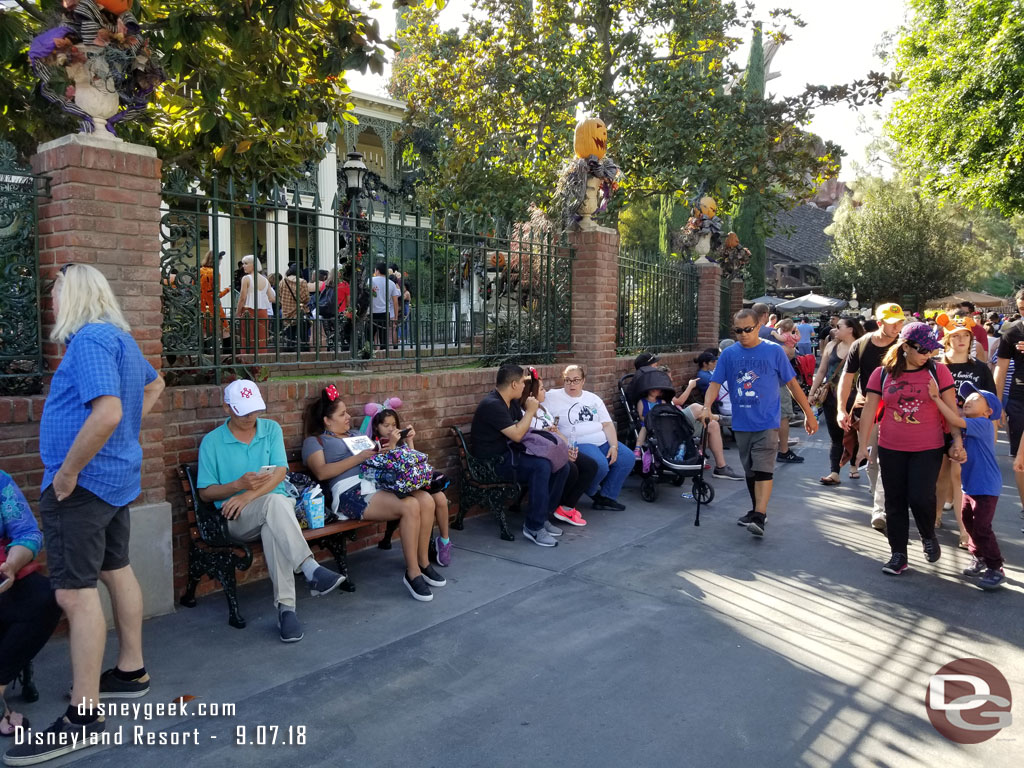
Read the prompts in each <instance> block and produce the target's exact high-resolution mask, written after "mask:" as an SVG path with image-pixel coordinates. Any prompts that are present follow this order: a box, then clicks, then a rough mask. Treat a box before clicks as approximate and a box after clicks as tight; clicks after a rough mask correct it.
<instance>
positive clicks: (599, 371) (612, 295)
mask: <svg viewBox="0 0 1024 768" xmlns="http://www.w3.org/2000/svg"><path fill="white" fill-rule="evenodd" d="M572 245H573V248H574V249H575V251H576V256H575V260H574V261H573V267H572V359H573V360H574V361H575V362H578V363H580V364H582V365H584V366H585V367H586V369H587V389H589V390H591V391H593V392H598V393H601V394H602V395H603V394H604V393H605V392H606V391H610V390H611V389H612V388H613V387H614V384H615V379H616V373H615V326H616V316H615V315H616V312H618V305H619V233H618V232H617V231H616V230H614V229H608V228H605V227H597V228H596V229H592V230H588V231H585V232H584V231H580V232H574V233H573V234H572Z"/></svg>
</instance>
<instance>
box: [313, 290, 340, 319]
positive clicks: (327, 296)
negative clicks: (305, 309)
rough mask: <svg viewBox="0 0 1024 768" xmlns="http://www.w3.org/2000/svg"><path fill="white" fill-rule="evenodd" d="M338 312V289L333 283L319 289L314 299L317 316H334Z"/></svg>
mask: <svg viewBox="0 0 1024 768" xmlns="http://www.w3.org/2000/svg"><path fill="white" fill-rule="evenodd" d="M337 314H338V291H337V289H335V287H334V286H333V285H329V286H326V287H325V288H324V289H323V290H322V291H320V293H319V295H318V296H317V300H316V316H317V317H334V316H335V315H337Z"/></svg>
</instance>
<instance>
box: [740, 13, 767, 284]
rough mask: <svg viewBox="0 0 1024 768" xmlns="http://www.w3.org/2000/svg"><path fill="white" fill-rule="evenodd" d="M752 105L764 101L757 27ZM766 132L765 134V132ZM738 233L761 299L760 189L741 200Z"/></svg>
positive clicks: (747, 81) (750, 71) (749, 89)
mask: <svg viewBox="0 0 1024 768" xmlns="http://www.w3.org/2000/svg"><path fill="white" fill-rule="evenodd" d="M743 89H744V93H745V94H746V97H747V100H748V102H755V101H757V100H763V99H764V47H763V45H762V43H761V25H760V24H756V25H755V26H754V39H753V41H752V42H751V45H750V58H749V59H748V60H747V72H746V76H745V78H744V83H743ZM762 133H763V131H762ZM735 230H736V234H737V236H738V237H739V239H740V242H741V243H742V244H743V245H744V247H746V248H749V249H750V262H749V264H747V274H746V294H747V297H748V298H750V297H753V296H760V295H761V294H763V293H764V291H765V279H764V271H765V259H766V254H765V247H764V230H765V227H764V202H763V200H762V198H761V192H760V190H757V189H753V188H751V187H748V188H747V189H746V190H745V191H744V193H743V197H742V199H741V200H740V206H739V212H738V213H737V214H736V220H735Z"/></svg>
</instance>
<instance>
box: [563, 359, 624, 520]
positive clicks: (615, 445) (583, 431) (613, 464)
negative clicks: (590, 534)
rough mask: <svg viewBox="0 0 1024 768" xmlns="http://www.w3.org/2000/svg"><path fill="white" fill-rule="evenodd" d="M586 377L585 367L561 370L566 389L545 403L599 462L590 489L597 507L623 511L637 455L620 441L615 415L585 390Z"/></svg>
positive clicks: (579, 443)
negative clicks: (625, 486)
mask: <svg viewBox="0 0 1024 768" xmlns="http://www.w3.org/2000/svg"><path fill="white" fill-rule="evenodd" d="M586 378H587V374H586V372H585V371H584V370H583V367H582V366H580V365H575V364H574V365H569V366H566V368H565V370H564V371H562V382H563V384H564V388H563V389H552V390H550V391H549V392H548V393H547V399H546V400H545V403H544V404H545V405H546V406H547V409H548V410H549V411H550V412H551V413H552V415H554V416H557V417H558V428H559V430H560V431H561V432H562V434H564V435H568V436H569V438H570V440H572V439H573V438H575V439H576V442H577V444H578V445H579V449H580V453H581V454H583V455H585V456H588V457H590V458H591V459H593V460H594V461H595V462H597V475H596V476H595V477H594V480H593V482H592V483H591V485H590V487H589V488H588V489H587V495H588V496H590V497H591V498H592V499H593V500H594V505H593V506H594V509H613V510H616V511H622V510H624V509H625V508H626V507H625V505H623V504H620V503H619V501H618V496H619V492H620V491H621V490H622V484H623V483H624V482H626V478H627V477H629V473H630V472H632V471H633V462H635V461H636V456H634V455H633V452H632V451H631V450H630V449H629V448H628V446H625V445H623V444H622V443H620V442H619V441H618V438H617V436H616V434H615V425H614V424H613V423H612V417H611V416H609V415H608V409H607V408H606V407H605V404H604V402H603V401H602V400H601V398H599V397H598V396H597V395H595V394H594V393H593V392H587V391H586V390H584V389H583V383H584V382H585V381H586Z"/></svg>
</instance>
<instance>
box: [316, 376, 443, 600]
mask: <svg viewBox="0 0 1024 768" xmlns="http://www.w3.org/2000/svg"><path fill="white" fill-rule="evenodd" d="M305 421H306V435H307V437H306V439H305V441H304V442H303V443H302V460H303V462H304V463H305V464H306V466H307V467H309V471H310V472H311V473H312V474H313V477H315V478H316V479H317V480H319V481H320V483H321V485H323V486H324V487H325V488H327V487H331V486H336V484H337V486H336V487H338V488H339V496H338V500H337V501H338V505H337V506H338V513H339V514H342V515H344V516H345V517H346V518H348V519H349V520H380V521H382V522H384V521H388V520H397V521H398V529H399V531H400V532H401V537H402V551H403V553H404V555H405V575H404V576H403V577H402V583H403V584H405V586H406V589H408V590H409V593H410V594H411V595H412V596H413V598H414V599H416V600H419V601H421V602H428V601H430V600H433V599H434V596H433V594H432V593H431V591H430V587H443V586H444V585H445V584H446V583H447V582H446V581H445V579H444V578H443V577H442V576H441V575H440V574H438V573H437V572H436V571H435V570H434V568H433V567H432V566H431V565H430V563H429V560H428V559H427V550H428V549H429V546H430V532H431V531H432V530H433V528H434V500H433V499H431V498H430V495H429V494H427V493H426V492H425V491H416V492H414V493H413V494H412V495H410V496H405V497H401V498H400V497H399V496H398V495H397V494H395V493H392V492H390V491H377V492H376V493H374V494H373V495H372V496H370V497H369V500H367V499H365V498H363V496H362V493H361V491H360V482H359V466H360V465H361V464H362V463H363V462H364V461H366V460H367V459H369V458H371V457H373V456H374V455H375V454H376V449H368V450H365V451H361V452H359V453H357V454H355V455H353V454H352V452H351V451H350V450H349V448H348V446H347V445H345V443H344V441H343V440H342V438H343V437H354V436H356V435H357V434H358V433H357V432H355V431H353V430H352V417H351V416H350V415H349V413H348V411H347V409H346V408H345V403H344V402H343V401H342V399H341V396H340V394H339V393H338V390H337V388H336V387H335V386H334V385H333V384H331V385H330V386H328V387H326V388H325V389H323V390H321V392H320V397H319V398H317V399H316V400H315V401H314V402H313V403H312V404H310V405H309V407H308V408H306V420H305ZM398 439H399V436H398V432H397V431H396V432H395V433H394V434H393V435H392V438H391V440H390V441H389V444H388V446H387V449H391V448H394V447H395V446H396V445H397V444H398ZM339 481H343V482H341V483H339Z"/></svg>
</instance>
